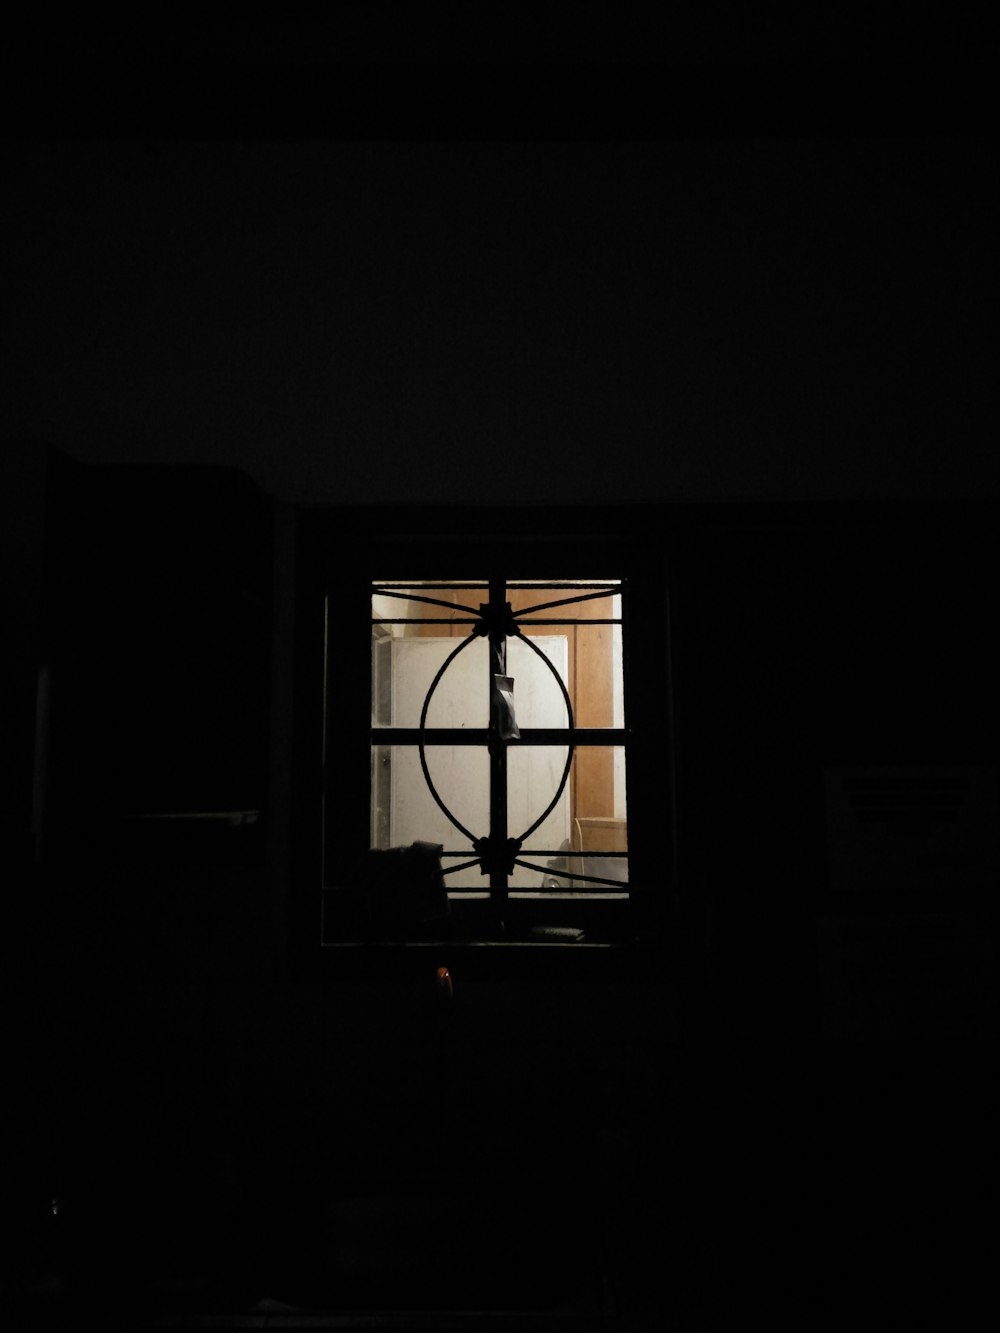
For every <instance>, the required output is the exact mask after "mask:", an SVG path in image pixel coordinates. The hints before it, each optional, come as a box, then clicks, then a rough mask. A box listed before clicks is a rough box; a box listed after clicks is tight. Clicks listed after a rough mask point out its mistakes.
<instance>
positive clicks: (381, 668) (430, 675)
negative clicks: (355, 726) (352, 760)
mask: <svg viewBox="0 0 1000 1333" xmlns="http://www.w3.org/2000/svg"><path fill="white" fill-rule="evenodd" d="M463 642H465V637H464V635H463V636H462V638H460V639H451V638H391V637H388V636H385V637H381V638H376V639H374V640H373V641H372V726H374V727H419V726H420V714H421V711H422V709H423V706H424V700H425V699H426V697H427V691H428V690H429V689H430V687H431V685H432V684H433V682H434V677H435V676H436V675H437V673H438V671H440V669H441V668H442V667H443V666H444V664H445V662H446V661H447V660H448V657H449V656H450V654H451V653H453V652H454V651H455V649H456V648H458V647H459V645H460V644H461V643H463ZM564 711H565V710H564ZM489 722H490V671H489V645H488V643H487V641H486V640H485V639H483V638H477V639H473V640H472V642H471V643H468V644H467V646H466V647H464V648H462V649H461V651H460V652H459V653H458V655H457V656H456V657H455V658H454V660H453V661H452V663H451V665H450V666H449V667H447V669H446V670H445V673H444V675H443V676H442V677H441V679H440V681H439V682H438V684H437V687H436V689H435V691H434V694H433V695H432V696H431V702H430V707H429V708H428V710H427V726H428V727H469V728H477V727H488V726H489Z"/></svg>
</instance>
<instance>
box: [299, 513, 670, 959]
mask: <svg viewBox="0 0 1000 1333" xmlns="http://www.w3.org/2000/svg"><path fill="white" fill-rule="evenodd" d="M648 529H649V524H648V518H646V519H645V521H644V520H643V516H642V515H640V514H636V512H635V511H634V510H633V509H614V510H606V509H594V508H587V509H563V510H553V509H550V508H541V507H537V508H536V507H529V506H525V507H522V508H516V509H510V508H508V509H499V508H495V509H494V508H478V509H465V510H462V511H457V510H454V509H438V508H420V509H418V508H408V507H389V506H385V507H382V506H377V507H376V506H358V507H339V506H338V507H328V508H322V509H319V508H316V509H302V510H299V511H297V514H296V570H295V640H294V737H295V754H294V769H293V808H292V821H291V840H292V844H291V851H292V856H291V882H290V897H289V907H290V912H289V919H288V927H289V933H288V938H289V945H290V948H291V953H292V956H293V958H294V959H295V963H294V966H296V967H299V966H301V965H303V964H305V965H307V966H310V965H316V964H319V966H320V967H321V968H322V967H324V966H328V965H329V964H330V963H331V962H332V961H333V960H334V959H336V958H340V959H341V963H342V964H343V961H344V960H345V958H346V957H347V956H348V955H352V956H356V955H357V954H358V953H359V952H360V953H362V954H363V955H364V957H365V960H366V964H365V965H367V966H370V965H372V963H373V960H374V959H375V958H376V957H378V958H379V959H380V960H382V962H384V960H386V959H387V958H393V957H396V958H397V959H399V958H402V957H403V956H407V957H410V958H412V956H413V955H414V954H422V953H423V952H424V951H425V950H424V948H423V947H422V946H419V945H418V946H416V947H415V946H414V944H413V943H412V942H411V943H403V942H393V941H386V942H379V943H377V944H373V943H371V942H368V943H364V942H362V941H360V940H358V941H354V940H344V941H338V942H336V943H322V942H321V940H320V917H319V913H320V911H321V900H322V895H323V890H324V887H325V885H326V884H327V882H328V861H329V857H330V855H331V852H332V847H333V842H332V840H331V834H330V830H331V827H332V821H334V820H339V821H340V822H341V823H342V824H343V825H344V826H345V827H346V828H347V829H348V830H355V831H354V832H350V833H349V838H348V841H349V846H348V845H346V844H345V846H344V856H345V860H350V858H351V857H352V856H353V854H355V853H360V852H361V851H362V850H367V847H368V845H369V840H370V839H369V831H370V830H369V801H370V787H369V778H368V775H369V774H370V764H371V747H372V732H371V717H370V712H369V711H368V703H367V702H366V703H365V704H364V705H363V706H362V707H361V708H358V709H350V708H340V707H339V702H340V701H342V700H344V699H352V698H359V699H362V700H365V701H368V700H370V697H371V655H370V654H371V649H370V642H371V586H372V582H373V579H375V578H377V577H380V576H389V577H392V578H393V579H396V578H403V577H410V576H413V577H415V578H417V579H421V580H431V579H433V580H439V581H445V580H447V578H448V577H449V576H453V575H454V573H455V571H456V570H457V571H458V572H459V573H461V572H462V571H466V572H468V573H469V574H470V575H472V576H474V577H476V578H481V577H484V575H485V577H486V578H487V580H488V579H489V578H494V579H496V578H499V577H503V578H505V579H507V580H508V581H516V580H537V579H542V578H544V579H551V580H552V581H553V582H559V581H564V580H571V579H579V578H581V577H585V576H588V575H589V574H593V573H595V572H599V571H600V570H601V569H605V570H610V571H611V573H612V574H613V575H614V576H615V579H616V580H618V579H621V580H622V582H623V583H625V584H626V585H627V588H628V594H627V596H623V599H622V620H623V624H622V660H623V675H624V685H623V688H624V694H625V718H624V721H625V727H626V729H627V731H628V733H629V735H628V743H627V745H626V746H625V769H626V791H627V793H628V798H627V799H628V828H629V853H628V854H629V887H628V899H627V908H626V910H627V913H628V920H627V923H626V924H625V927H624V928H623V929H621V930H618V931H616V932H614V938H613V939H610V940H606V941H602V942H599V943H591V944H588V943H582V944H579V943H573V944H564V943H561V942H549V941H544V942H543V941H539V942H535V941H532V942H530V943H529V942H525V941H523V940H521V941H517V942H515V941H512V940H501V939H496V938H494V939H488V938H482V939H477V940H470V939H466V940H464V941H463V940H447V941H435V942H433V944H429V945H428V946H427V947H431V948H433V949H435V950H436V951H437V953H439V954H441V953H443V952H446V953H448V954H454V953H456V952H458V953H461V954H463V971H464V973H465V974H466V975H467V973H468V961H467V959H468V957H469V956H471V955H472V954H474V955H475V957H476V959H477V967H478V968H480V969H486V970H489V969H490V968H494V967H496V966H497V964H498V958H499V956H500V955H501V954H502V956H503V959H504V963H503V966H504V967H509V966H510V965H511V963H512V962H513V961H514V960H515V959H517V960H519V962H523V961H524V959H526V958H527V957H528V955H531V956H532V958H534V959H535V960H536V962H537V959H538V957H539V956H540V955H541V956H544V957H545V958H547V959H548V960H549V962H548V963H546V964H545V965H544V966H545V967H546V968H548V967H550V966H554V965H555V963H554V959H555V958H556V957H559V958H560V959H563V960H564V959H566V958H567V957H568V956H570V955H572V957H573V958H575V959H577V960H578V961H577V962H576V963H575V964H571V966H572V967H573V968H574V969H577V970H579V969H584V968H585V966H586V965H585V964H584V961H583V960H584V959H585V958H586V959H587V960H588V962H589V964H591V965H592V964H593V963H594V961H595V959H594V956H595V954H600V955H601V957H602V959H603V960H604V961H603V962H602V963H601V964H599V966H601V967H604V968H606V967H608V966H610V965H611V964H610V958H611V956H612V955H614V956H615V957H616V958H617V959H619V960H620V959H621V958H622V956H623V955H627V954H628V953H630V952H633V951H634V949H635V948H637V947H640V948H649V947H657V946H659V945H662V944H664V943H665V942H666V939H667V935H668V931H667V926H668V923H669V921H670V920H671V919H672V917H673V915H674V911H675V905H676V870H675V864H676V836H675V829H674V813H673V812H674V774H673V767H674V766H673V744H672V732H673V727H672V718H671V709H670V694H671V690H670V654H669V624H668V598H667V580H666V562H665V552H664V549H663V544H662V540H661V538H660V537H659V535H658V534H657V533H656V528H655V525H653V535H649V534H648ZM637 534H638V535H637ZM331 590H336V596H337V603H338V608H339V613H338V622H339V623H340V625H341V626H342V627H343V632H342V633H338V632H337V629H336V627H334V626H333V625H332V624H331V623H330V621H329V612H328V601H327V599H328V594H329V593H330V592H331ZM629 600H631V601H632V604H633V606H634V607H636V608H637V609H638V608H641V611H638V613H637V614H630V612H629V611H627V610H626V606H627V603H628V602H629ZM569 609H572V608H569ZM343 645H347V650H346V651H340V648H341V646H343ZM331 693H332V694H333V695H335V697H334V698H331ZM606 743H609V744H610V743H615V742H613V741H609V742H606ZM358 774H365V775H366V777H365V780H364V781H362V782H358V780H357V775H358ZM352 775H353V782H352V780H351V777H352ZM360 788H363V791H360V790H359V789H360ZM490 945H495V946H496V947H495V948H490ZM393 966H395V964H393Z"/></svg>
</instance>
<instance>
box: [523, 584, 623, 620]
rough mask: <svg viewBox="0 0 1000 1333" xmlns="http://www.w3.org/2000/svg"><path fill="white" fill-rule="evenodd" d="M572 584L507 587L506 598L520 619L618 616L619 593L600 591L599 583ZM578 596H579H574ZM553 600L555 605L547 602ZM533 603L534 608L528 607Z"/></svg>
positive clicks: (607, 618) (612, 618) (588, 618)
mask: <svg viewBox="0 0 1000 1333" xmlns="http://www.w3.org/2000/svg"><path fill="white" fill-rule="evenodd" d="M593 582H594V581H591V584H590V585H586V584H585V585H583V586H581V587H579V588H578V589H576V588H567V587H553V586H552V585H551V584H550V585H548V586H546V585H544V584H539V585H538V586H536V587H530V588H511V589H510V592H509V594H508V598H509V601H510V604H511V608H512V609H513V611H514V614H515V615H516V616H517V617H518V619H521V620H543V619H544V620H549V619H556V620H559V619H569V620H620V619H621V614H622V599H621V593H607V594H603V593H601V592H600V585H598V586H597V587H594V586H593ZM576 599H579V600H576ZM550 602H555V603H559V605H555V606H549V605H547V603H550ZM532 607H537V608H538V609H537V610H532V609H531V608H532Z"/></svg>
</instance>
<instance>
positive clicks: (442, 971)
mask: <svg viewBox="0 0 1000 1333" xmlns="http://www.w3.org/2000/svg"><path fill="white" fill-rule="evenodd" d="M436 980H437V984H438V986H439V987H440V988H441V990H442V991H443V992H444V993H445V994H446V995H447V997H448V999H449V1000H451V999H454V997H455V986H454V983H453V982H452V979H451V973H450V972H449V971H448V969H447V968H446V967H439V968H438V970H437V975H436Z"/></svg>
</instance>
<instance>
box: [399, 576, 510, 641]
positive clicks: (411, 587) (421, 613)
mask: <svg viewBox="0 0 1000 1333" xmlns="http://www.w3.org/2000/svg"><path fill="white" fill-rule="evenodd" d="M470 584H472V585H473V586H471V587H470V586H467V585H470ZM372 586H373V587H377V588H379V589H380V591H378V592H373V593H372V620H373V621H384V620H389V621H405V622H406V623H405V624H391V625H385V626H384V629H385V630H387V631H388V632H389V633H390V634H391V635H392V636H393V637H394V638H442V637H444V638H447V637H450V636H458V637H460V638H461V637H464V636H465V635H466V634H467V633H468V632H469V629H470V626H469V625H467V624H465V625H463V624H461V623H454V624H453V623H452V622H453V621H462V620H466V621H467V620H469V619H470V617H475V616H477V615H478V613H479V607H480V604H481V603H483V602H485V601H486V600H487V599H488V597H489V584H488V583H485V582H484V581H482V580H473V579H456V581H455V583H454V584H451V583H442V582H440V581H432V580H424V581H423V582H413V583H402V582H399V581H398V580H389V581H387V582H386V583H381V584H373V585H372ZM416 599H421V600H416ZM421 621H431V622H433V623H431V624H421V623H417V622H421Z"/></svg>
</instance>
